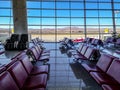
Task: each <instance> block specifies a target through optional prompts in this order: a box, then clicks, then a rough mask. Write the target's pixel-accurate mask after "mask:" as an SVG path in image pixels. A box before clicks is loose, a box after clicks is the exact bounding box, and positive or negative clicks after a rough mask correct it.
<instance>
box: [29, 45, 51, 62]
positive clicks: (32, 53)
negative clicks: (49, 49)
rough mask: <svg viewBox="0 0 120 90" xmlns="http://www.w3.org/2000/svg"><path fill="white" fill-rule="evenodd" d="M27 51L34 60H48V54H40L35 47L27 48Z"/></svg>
mask: <svg viewBox="0 0 120 90" xmlns="http://www.w3.org/2000/svg"><path fill="white" fill-rule="evenodd" d="M28 52H29V54H30V56H31V57H32V58H33V60H35V61H49V58H50V56H49V55H41V53H40V52H38V51H37V50H36V49H35V47H32V48H29V49H28Z"/></svg>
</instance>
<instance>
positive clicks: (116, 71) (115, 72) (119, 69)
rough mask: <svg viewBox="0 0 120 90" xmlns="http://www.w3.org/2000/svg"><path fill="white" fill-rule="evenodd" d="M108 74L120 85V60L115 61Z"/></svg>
mask: <svg viewBox="0 0 120 90" xmlns="http://www.w3.org/2000/svg"><path fill="white" fill-rule="evenodd" d="M107 74H108V75H110V76H111V77H113V78H114V79H115V80H116V81H117V82H118V83H119V84H120V60H119V59H116V60H113V62H112V64H111V65H110V67H109V68H108V71H107Z"/></svg>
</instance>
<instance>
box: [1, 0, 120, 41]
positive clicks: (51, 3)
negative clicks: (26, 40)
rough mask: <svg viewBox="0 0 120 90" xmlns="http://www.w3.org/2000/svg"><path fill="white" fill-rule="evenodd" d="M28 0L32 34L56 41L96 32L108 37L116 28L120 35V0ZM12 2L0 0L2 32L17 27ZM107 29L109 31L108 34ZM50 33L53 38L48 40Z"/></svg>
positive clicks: (99, 35) (29, 28)
mask: <svg viewBox="0 0 120 90" xmlns="http://www.w3.org/2000/svg"><path fill="white" fill-rule="evenodd" d="M26 2H27V3H26V4H27V19H28V32H29V34H31V37H32V36H33V37H35V35H36V37H37V35H39V37H40V38H41V39H43V40H44V41H47V42H56V41H59V40H60V39H63V38H64V37H65V36H66V37H69V38H72V39H75V38H85V36H86V37H93V36H92V34H94V37H96V38H100V39H104V36H106V35H108V34H109V35H111V33H112V32H113V30H115V29H116V31H117V33H118V34H119V33H120V1H119V0H27V1H26ZM11 3H12V2H11V1H9V0H0V32H1V33H0V34H3V31H4V32H5V33H6V34H11V30H13V14H12V4H11ZM113 14H114V15H113ZM114 20H115V23H114V22H113V21H114ZM114 26H115V27H116V28H114ZM105 29H108V30H109V32H107V33H106V32H105ZM94 32H95V33H94ZM44 35H45V36H44ZM46 35H49V37H52V38H51V39H48V38H49V37H46ZM95 35H96V36H95ZM109 35H108V36H109ZM7 36H9V35H7ZM33 37H32V38H33ZM53 37H54V38H53Z"/></svg>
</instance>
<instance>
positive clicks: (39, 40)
mask: <svg viewBox="0 0 120 90" xmlns="http://www.w3.org/2000/svg"><path fill="white" fill-rule="evenodd" d="M31 42H32V43H33V44H34V45H36V44H39V45H42V43H43V41H42V40H41V39H39V38H34V39H32V40H31Z"/></svg>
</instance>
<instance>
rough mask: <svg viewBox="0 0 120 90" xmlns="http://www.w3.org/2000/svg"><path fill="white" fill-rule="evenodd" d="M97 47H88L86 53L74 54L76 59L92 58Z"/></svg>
mask: <svg viewBox="0 0 120 90" xmlns="http://www.w3.org/2000/svg"><path fill="white" fill-rule="evenodd" d="M96 50H97V49H94V48H91V47H88V48H87V50H86V52H85V54H79V55H76V56H74V57H75V59H77V60H79V59H81V60H91V58H92V56H93V55H94V53H95V52H96Z"/></svg>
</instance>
